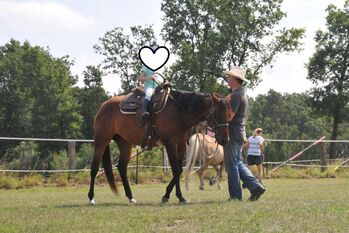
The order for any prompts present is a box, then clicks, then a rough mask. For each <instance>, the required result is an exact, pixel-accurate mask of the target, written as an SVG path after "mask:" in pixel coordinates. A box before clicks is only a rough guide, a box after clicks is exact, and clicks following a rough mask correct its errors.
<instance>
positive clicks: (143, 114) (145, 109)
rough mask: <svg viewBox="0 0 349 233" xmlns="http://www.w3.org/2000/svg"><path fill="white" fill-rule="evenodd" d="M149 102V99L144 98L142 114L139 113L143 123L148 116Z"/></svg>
mask: <svg viewBox="0 0 349 233" xmlns="http://www.w3.org/2000/svg"><path fill="white" fill-rule="evenodd" d="M149 102H150V101H149V100H147V99H144V103H143V106H142V115H141V119H142V122H143V124H144V122H145V121H146V120H148V118H149V112H148V105H149Z"/></svg>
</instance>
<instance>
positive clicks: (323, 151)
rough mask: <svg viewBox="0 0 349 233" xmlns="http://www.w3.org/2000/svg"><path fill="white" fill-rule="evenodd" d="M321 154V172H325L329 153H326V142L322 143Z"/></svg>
mask: <svg viewBox="0 0 349 233" xmlns="http://www.w3.org/2000/svg"><path fill="white" fill-rule="evenodd" d="M320 151H321V152H320V155H321V158H320V159H321V161H320V164H321V172H324V171H325V170H326V169H327V167H326V166H327V153H326V146H325V143H321V144H320Z"/></svg>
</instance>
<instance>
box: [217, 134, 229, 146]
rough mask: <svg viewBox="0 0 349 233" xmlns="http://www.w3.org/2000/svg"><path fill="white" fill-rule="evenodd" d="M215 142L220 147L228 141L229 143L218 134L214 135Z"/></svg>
mask: <svg viewBox="0 0 349 233" xmlns="http://www.w3.org/2000/svg"><path fill="white" fill-rule="evenodd" d="M216 140H217V142H218V144H219V145H221V146H225V145H226V144H227V143H228V141H229V138H228V139H225V138H224V137H222V136H221V135H220V134H216Z"/></svg>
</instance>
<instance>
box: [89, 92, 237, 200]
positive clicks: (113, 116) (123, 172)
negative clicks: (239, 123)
mask: <svg viewBox="0 0 349 233" xmlns="http://www.w3.org/2000/svg"><path fill="white" fill-rule="evenodd" d="M169 93H170V94H169V95H170V98H168V101H167V104H166V106H165V107H164V109H163V110H162V111H161V112H159V113H157V114H152V115H151V118H152V123H153V125H155V126H156V133H157V136H158V138H159V140H158V145H160V144H162V145H164V146H165V147H166V150H167V153H168V159H169V162H170V165H171V169H172V174H173V178H172V180H171V181H170V183H169V184H168V186H167V188H166V192H165V195H164V196H163V197H162V202H163V203H166V202H168V201H169V198H170V194H171V192H172V189H173V187H174V186H176V196H177V197H178V199H179V202H180V203H186V200H185V199H184V197H183V196H182V192H181V188H180V176H181V173H182V170H183V169H182V162H183V157H184V154H185V151H186V142H187V140H188V138H189V133H190V131H191V128H192V127H193V126H194V125H196V124H197V123H199V122H201V121H204V120H207V122H208V125H209V126H210V127H211V128H213V129H214V130H215V133H216V138H217V141H218V143H219V144H222V145H224V144H226V143H227V142H228V140H229V133H228V122H229V121H230V120H231V118H232V115H231V114H230V106H229V104H228V101H227V100H226V99H224V98H219V97H217V96H216V95H215V94H203V93H196V92H184V91H176V90H171V91H170V92H169ZM124 98H125V96H115V97H113V98H111V99H109V100H107V101H105V102H104V103H103V104H102V105H101V107H100V108H99V110H98V111H97V113H96V116H95V119H94V157H93V161H92V164H91V182H90V190H89V193H88V197H89V200H90V204H94V203H95V202H94V181H95V177H96V174H97V171H98V169H99V165H100V162H101V160H102V162H103V167H104V171H105V174H106V177H107V181H108V183H109V186H110V188H111V190H112V191H113V192H114V193H115V194H117V193H118V191H117V187H116V184H115V179H114V175H113V170H112V164H111V157H110V149H109V142H110V141H111V139H113V140H114V141H115V142H116V144H117V145H118V147H119V150H120V158H119V163H118V166H117V167H118V170H119V173H120V177H121V180H122V183H123V186H124V190H125V194H126V196H127V197H128V199H129V202H130V203H136V200H135V199H133V195H132V192H131V188H130V185H129V182H128V179H127V165H128V162H129V160H130V154H131V148H132V145H141V144H142V142H143V139H144V138H145V133H144V131H145V130H144V127H142V126H140V125H139V124H138V123H137V121H138V118H137V117H136V115H130V114H128V115H126V114H123V113H122V112H121V111H120V107H119V104H120V102H121V101H122V100H123V99H124Z"/></svg>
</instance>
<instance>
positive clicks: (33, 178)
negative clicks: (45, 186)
mask: <svg viewBox="0 0 349 233" xmlns="http://www.w3.org/2000/svg"><path fill="white" fill-rule="evenodd" d="M43 181H44V177H43V176H42V175H38V174H36V175H28V176H25V177H24V179H23V185H24V186H25V187H26V188H29V187H35V186H37V185H41V184H42V183H43Z"/></svg>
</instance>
